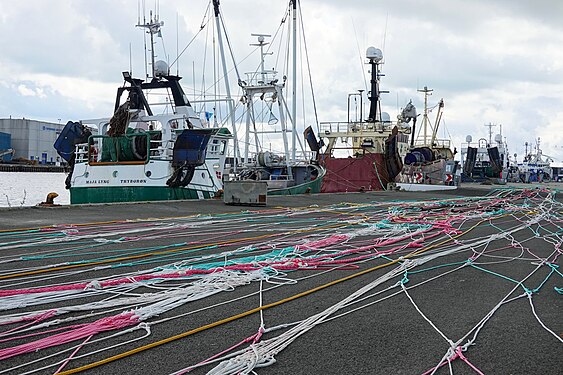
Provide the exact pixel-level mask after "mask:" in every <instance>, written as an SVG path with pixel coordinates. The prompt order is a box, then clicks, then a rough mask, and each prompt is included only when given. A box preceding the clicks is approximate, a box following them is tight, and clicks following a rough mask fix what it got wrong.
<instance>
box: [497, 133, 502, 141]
mask: <svg viewBox="0 0 563 375" xmlns="http://www.w3.org/2000/svg"><path fill="white" fill-rule="evenodd" d="M495 142H496V143H501V142H502V135H500V134H497V135H495Z"/></svg>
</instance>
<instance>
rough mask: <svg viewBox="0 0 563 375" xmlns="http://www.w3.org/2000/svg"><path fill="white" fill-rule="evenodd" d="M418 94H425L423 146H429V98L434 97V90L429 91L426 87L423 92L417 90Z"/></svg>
mask: <svg viewBox="0 0 563 375" xmlns="http://www.w3.org/2000/svg"><path fill="white" fill-rule="evenodd" d="M417 91H418V92H423V93H424V114H423V116H422V124H423V126H424V130H423V135H424V138H423V141H422V144H423V145H428V142H427V140H428V124H429V122H430V121H429V120H428V96H430V95H432V91H434V90H432V89H429V88H428V87H427V86H424V88H423V89H422V90H417Z"/></svg>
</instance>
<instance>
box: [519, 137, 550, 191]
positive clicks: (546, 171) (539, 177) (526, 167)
mask: <svg viewBox="0 0 563 375" xmlns="http://www.w3.org/2000/svg"><path fill="white" fill-rule="evenodd" d="M528 145H529V144H528V142H526V154H525V156H524V159H523V160H522V163H518V164H517V166H518V178H519V180H520V181H521V182H525V183H530V182H549V181H551V180H554V179H555V178H554V174H553V168H551V163H552V162H553V158H552V157H551V156H549V155H545V154H544V153H543V151H542V149H541V148H540V138H539V137H538V138H537V139H536V145H535V146H534V149H535V152H533V150H532V147H531V145H530V151H529V152H528Z"/></svg>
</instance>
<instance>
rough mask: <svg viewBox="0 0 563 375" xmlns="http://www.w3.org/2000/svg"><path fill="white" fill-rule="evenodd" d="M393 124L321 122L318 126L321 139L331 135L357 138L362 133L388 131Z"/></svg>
mask: <svg viewBox="0 0 563 375" xmlns="http://www.w3.org/2000/svg"><path fill="white" fill-rule="evenodd" d="M393 126H395V124H393V123H392V122H321V123H320V124H319V127H320V131H321V134H320V135H321V137H323V136H330V135H331V134H332V133H338V134H344V135H345V136H357V135H361V134H362V133H373V132H378V133H383V132H384V131H390V130H391V129H392V128H393Z"/></svg>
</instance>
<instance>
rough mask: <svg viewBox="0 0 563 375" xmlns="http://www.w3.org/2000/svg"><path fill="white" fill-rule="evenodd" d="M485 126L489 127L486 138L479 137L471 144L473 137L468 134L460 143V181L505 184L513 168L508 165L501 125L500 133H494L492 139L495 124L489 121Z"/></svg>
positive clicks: (506, 147)
mask: <svg viewBox="0 0 563 375" xmlns="http://www.w3.org/2000/svg"><path fill="white" fill-rule="evenodd" d="M485 126H486V127H488V128H489V137H488V139H486V138H479V140H478V141H477V143H476V144H472V142H473V137H472V136H471V135H468V136H467V137H466V138H465V141H466V143H462V145H461V164H462V166H463V170H462V174H461V178H462V181H463V182H485V181H487V182H491V183H494V184H501V185H502V184H506V182H507V181H508V180H509V179H510V174H511V173H510V172H511V170H513V169H514V168H511V167H510V163H509V159H510V157H509V154H508V145H507V144H506V142H505V141H504V139H503V136H502V125H500V133H499V134H496V135H495V136H494V139H493V128H494V127H496V126H497V125H496V124H492V123H489V124H487V125H485ZM514 167H515V166H514Z"/></svg>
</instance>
